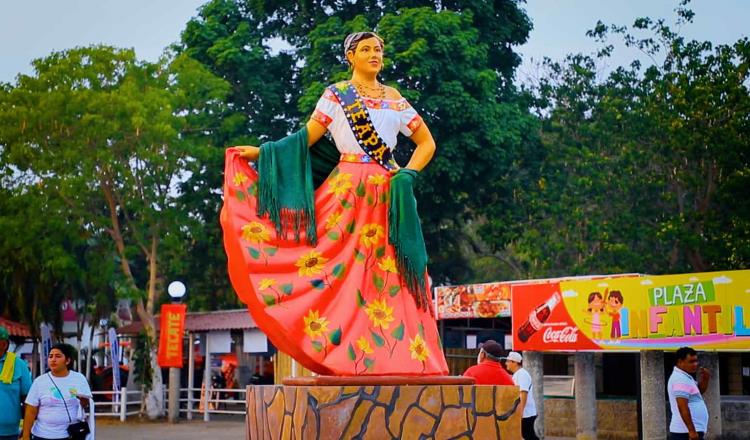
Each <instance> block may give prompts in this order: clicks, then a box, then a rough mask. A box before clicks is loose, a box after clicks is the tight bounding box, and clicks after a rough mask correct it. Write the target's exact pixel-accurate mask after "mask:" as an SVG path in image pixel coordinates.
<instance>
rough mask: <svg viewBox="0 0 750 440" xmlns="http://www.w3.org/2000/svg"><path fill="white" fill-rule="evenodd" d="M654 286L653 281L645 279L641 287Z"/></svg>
mask: <svg viewBox="0 0 750 440" xmlns="http://www.w3.org/2000/svg"><path fill="white" fill-rule="evenodd" d="M652 284H654V282H653V281H651V280H649V279H645V280H643V281H641V285H642V286H650V285H652Z"/></svg>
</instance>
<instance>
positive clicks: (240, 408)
mask: <svg viewBox="0 0 750 440" xmlns="http://www.w3.org/2000/svg"><path fill="white" fill-rule="evenodd" d="M246 392H247V391H246V390H245V389H244V388H243V389H234V388H211V387H209V388H208V393H204V392H203V388H180V413H181V414H185V415H186V416H187V419H188V420H192V419H193V415H194V414H196V413H197V414H203V420H204V421H206V422H208V421H209V420H211V414H235V415H242V416H244V415H245V413H246V412H247V402H246ZM195 393H198V396H200V397H198V398H196V397H195ZM227 394H228V395H230V396H236V397H235V398H226V397H228V396H227ZM183 395H185V397H183ZM223 397H224V398H223ZM183 404H184V405H183ZM206 408H207V411H204V409H206Z"/></svg>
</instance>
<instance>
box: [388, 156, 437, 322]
mask: <svg viewBox="0 0 750 440" xmlns="http://www.w3.org/2000/svg"><path fill="white" fill-rule="evenodd" d="M416 177H417V172H416V171H414V170H411V169H407V168H402V169H400V170H399V171H398V172H397V173H396V175H395V176H393V177H392V178H391V204H390V207H389V208H388V240H389V241H390V242H391V244H392V245H393V247H394V248H395V250H396V262H397V264H398V269H399V272H400V273H401V276H402V277H403V279H404V281H405V282H406V287H407V288H408V289H409V291H410V292H411V294H412V296H413V297H414V301H416V303H417V307H418V308H419V309H423V310H424V309H428V308H429V304H430V302H429V299H428V296H427V280H426V279H425V278H426V277H425V271H426V270H427V249H426V248H425V244H424V236H423V235H422V226H421V225H420V222H419V214H418V213H417V199H416V198H414V180H415V179H416ZM430 312H432V310H430Z"/></svg>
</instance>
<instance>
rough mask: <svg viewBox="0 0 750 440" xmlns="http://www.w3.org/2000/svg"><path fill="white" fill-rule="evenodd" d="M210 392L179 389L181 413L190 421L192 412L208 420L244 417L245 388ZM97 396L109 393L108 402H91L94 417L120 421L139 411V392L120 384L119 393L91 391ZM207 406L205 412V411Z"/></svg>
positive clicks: (165, 398) (195, 389)
mask: <svg viewBox="0 0 750 440" xmlns="http://www.w3.org/2000/svg"><path fill="white" fill-rule="evenodd" d="M168 391H169V390H168V389H167V387H164V402H165V406H166V405H167V404H168V403H167V396H168V395H169V392H168ZM208 391H209V392H208V393H207V394H206V393H203V389H202V388H180V398H179V401H180V414H185V416H186V417H187V419H188V420H192V419H193V418H194V415H195V414H202V415H203V420H204V421H206V422H208V421H209V420H211V414H234V415H242V416H244V415H245V413H246V411H247V403H246V399H245V398H246V390H245V389H244V388H243V389H226V388H222V389H218V388H209V390H208ZM92 394H93V395H94V397H95V398H96V396H109V397H110V398H111V399H112V400H111V401H105V402H102V401H99V402H97V401H94V402H93V403H94V410H95V412H96V416H97V417H119V419H120V421H121V422H124V421H125V420H127V418H128V417H129V416H135V415H139V414H140V413H141V397H142V396H141V391H140V390H133V391H129V390H128V389H127V388H125V387H123V388H122V389H121V390H120V392H118V393H115V392H113V391H93V392H92ZM204 408H208V411H204V410H203V409H204Z"/></svg>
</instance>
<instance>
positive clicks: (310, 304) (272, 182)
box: [221, 32, 448, 376]
mask: <svg viewBox="0 0 750 440" xmlns="http://www.w3.org/2000/svg"><path fill="white" fill-rule="evenodd" d="M383 48H384V42H383V40H382V39H381V38H380V37H379V36H377V35H376V34H374V33H371V32H357V33H354V34H351V35H349V36H348V37H347V38H346V41H345V43H344V52H345V55H346V60H347V61H348V63H349V64H350V66H351V68H352V77H351V80H349V81H343V82H340V83H337V84H333V85H331V86H329V87H328V88H327V89H326V90H325V92H324V93H323V95H322V96H321V98H320V100H319V101H318V104H317V106H316V108H315V111H314V113H313V115H312V117H311V118H310V120H309V121H308V122H307V124H306V127H305V128H303V129H302V130H300V131H299V132H297V133H295V134H293V135H290V136H288V137H287V138H284V139H283V140H280V141H277V142H269V143H266V144H264V145H262V146H261V147H260V148H259V147H253V146H243V147H232V148H229V149H228V150H227V154H226V169H225V185H224V208H223V209H222V214H221V222H222V227H223V229H224V243H225V248H226V250H227V256H228V263H229V264H228V266H229V275H230V278H231V281H232V284H233V286H234V288H235V290H236V291H237V293H238V295H239V296H240V298H241V299H242V301H243V302H245V303H246V304H247V306H248V309H249V311H250V313H251V315H252V317H253V318H254V320H255V322H256V323H257V324H258V326H259V327H260V328H261V329H262V330H263V331H264V332H265V334H266V335H267V336H268V337H269V339H270V340H271V342H272V343H273V344H274V345H275V346H276V347H277V348H278V349H279V350H281V351H283V352H285V353H287V354H289V355H290V356H292V357H293V358H294V359H296V360H297V361H298V362H299V363H300V364H302V365H304V366H305V367H306V368H308V369H310V370H312V371H314V372H316V373H319V374H325V375H340V376H353V375H445V374H447V373H448V367H447V363H446V361H445V357H444V355H443V352H442V349H441V344H440V338H439V335H438V332H437V326H436V324H435V319H434V314H433V309H432V304H431V301H430V299H429V295H428V292H429V286H428V277H427V272H426V262H427V260H426V252H425V251H424V241H423V239H422V232H421V228H420V226H419V219H418V217H417V215H416V203H415V201H414V196H413V193H412V183H413V181H414V178H415V176H416V174H417V172H419V171H421V170H422V169H423V168H424V167H425V166H427V164H428V163H429V161H430V159H431V158H432V156H433V154H434V151H435V141H434V140H433V138H432V135H431V134H430V131H429V129H428V128H427V125H426V124H425V123H424V121H423V120H422V118H421V117H420V116H419V115H418V114H417V112H416V111H415V110H414V108H412V107H411V105H410V104H409V103H408V102H407V101H406V99H404V98H403V97H402V96H401V94H400V93H399V92H398V91H397V90H396V89H394V88H392V87H388V86H386V85H384V84H382V83H381V82H380V81H379V80H378V73H379V72H380V70H381V69H382V68H383ZM326 132H328V133H329V134H330V137H331V138H332V139H333V142H334V143H335V146H336V149H338V152H339V153H340V155H341V156H340V162H339V163H338V165H337V166H336V167H335V168H334V169H333V171H332V172H331V173H330V175H328V177H327V178H326V180H325V181H324V182H323V183H322V185H320V187H318V188H317V189H315V190H314V191H313V189H312V183H311V177H310V159H309V156H308V147H312V149H313V150H314V149H315V148H316V146H315V144H316V143H318V141H320V140H325V138H324V135H325V134H326ZM399 132H401V133H403V134H404V135H406V136H409V137H410V138H411V139H412V140H413V141H414V142H415V143H416V149H415V151H414V154H413V155H412V157H411V160H410V161H409V163H408V164H407V165H406V167H405V168H400V167H399V166H398V165H397V164H396V162H395V161H394V160H393V157H392V150H393V148H394V147H395V146H396V137H397V135H398V133H399ZM321 138H323V139H321ZM247 160H250V161H257V168H258V170H257V171H256V170H255V168H253V167H251V166H250V165H249V164H248V162H247ZM290 232H293V234H292V235H291V236H290V235H289V233H290Z"/></svg>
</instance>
